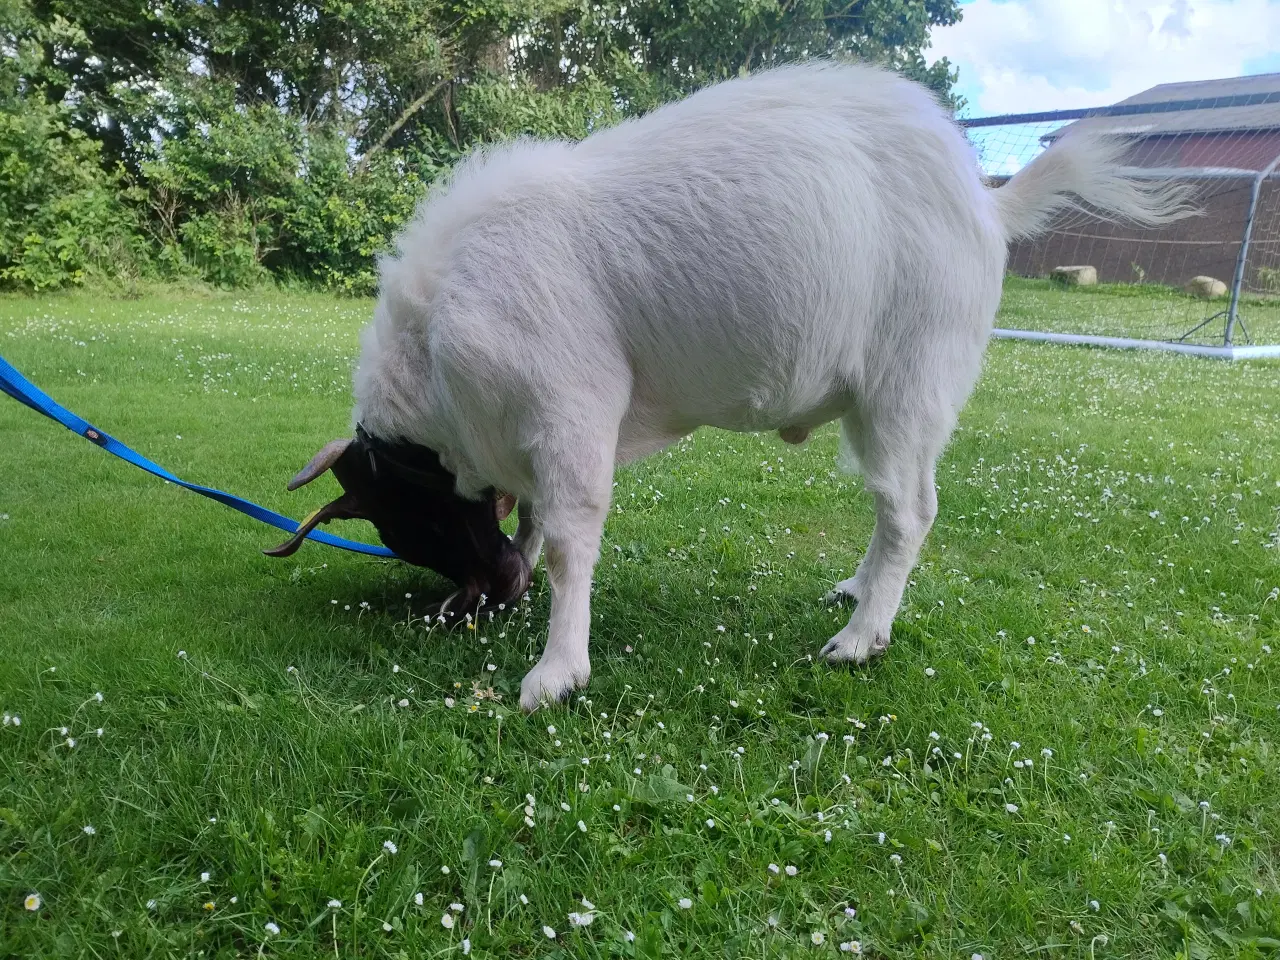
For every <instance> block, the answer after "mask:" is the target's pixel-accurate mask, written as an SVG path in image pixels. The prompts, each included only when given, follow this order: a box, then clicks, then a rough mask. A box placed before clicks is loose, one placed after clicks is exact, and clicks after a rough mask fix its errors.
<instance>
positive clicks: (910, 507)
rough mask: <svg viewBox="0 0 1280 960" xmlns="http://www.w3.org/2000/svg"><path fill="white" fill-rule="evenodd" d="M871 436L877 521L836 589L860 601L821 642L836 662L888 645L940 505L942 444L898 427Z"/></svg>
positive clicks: (868, 473)
mask: <svg viewBox="0 0 1280 960" xmlns="http://www.w3.org/2000/svg"><path fill="white" fill-rule="evenodd" d="M850 426H852V425H849V424H846V429H848V428H849V427H850ZM873 429H874V428H873ZM870 440H871V446H870V450H869V452H871V454H872V455H871V456H869V457H868V458H867V461H868V462H866V463H865V464H864V475H865V477H866V486H867V488H868V489H869V490H870V491H871V492H872V493H873V494H874V495H875V502H876V525H875V530H874V532H873V533H872V535H871V542H870V544H868V546H867V553H866V556H865V557H863V559H862V563H861V564H859V565H858V570H857V572H856V573H855V574H854V575H853V576H852V577H850V578H849V579H848V580H843V581H841V582H840V583H839V584H837V585H836V588H835V590H834V591H833V593H835V594H839V595H843V596H851V597H853V598H854V599H855V600H856V601H857V604H858V605H857V607H856V608H855V609H854V611H853V615H852V616H851V617H850V618H849V623H848V625H847V626H845V628H844V629H843V630H841V631H840V632H839V633H837V634H836V635H835V636H834V637H832V638H831V640H830V641H829V642H828V643H827V644H826V646H824V647H823V648H822V655H823V656H824V657H826V658H827V659H828V660H831V661H833V662H837V661H853V662H855V663H864V662H866V661H867V660H868V659H870V658H871V657H872V656H874V655H875V654H878V653H882V652H883V651H884V650H885V649H886V648H887V647H888V646H889V640H890V632H891V628H892V625H893V618H894V617H895V616H896V615H897V612H898V607H899V605H900V604H901V603H902V594H903V591H904V590H905V589H906V585H907V577H908V576H909V575H910V573H911V569H912V567H914V566H915V563H916V559H917V558H918V556H919V553H920V547H921V545H922V544H923V543H924V539H925V536H926V535H927V534H928V532H929V528H930V527H931V526H932V525H933V519H934V517H935V516H936V514H937V511H938V500H937V493H936V491H935V489H934V461H935V459H936V457H937V453H938V450H939V448H940V444H936V443H932V442H929V443H925V444H922V443H920V442H919V435H918V434H917V435H916V437H912V436H911V433H910V432H909V431H901V432H899V431H896V430H893V431H890V430H882V431H881V432H880V433H879V434H878V435H876V436H873V437H872V438H870ZM929 440H930V441H932V440H933V437H932V436H930V437H929ZM886 441H888V442H886ZM829 596H830V595H829Z"/></svg>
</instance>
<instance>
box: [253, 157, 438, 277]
mask: <svg viewBox="0 0 1280 960" xmlns="http://www.w3.org/2000/svg"><path fill="white" fill-rule="evenodd" d="M308 147H309V150H308V154H307V166H306V169H307V175H306V176H305V177H300V178H298V179H297V180H296V181H295V184H294V188H293V191H292V193H291V195H290V201H291V202H290V204H289V209H288V210H287V211H286V212H285V214H284V219H283V223H282V231H281V237H280V249H279V251H278V252H277V253H276V254H275V255H273V257H272V262H273V263H274V264H277V265H278V266H279V268H280V269H281V270H282V271H283V272H285V273H288V274H290V275H292V276H296V277H299V278H303V279H306V280H308V281H311V282H313V283H316V284H318V285H320V286H322V287H325V288H326V289H333V290H340V291H343V292H346V293H360V294H369V293H372V292H373V291H374V289H375V287H376V283H377V273H376V271H375V269H374V259H373V258H374V255H375V254H377V253H378V252H380V251H383V250H386V249H387V248H388V247H389V246H390V243H391V240H392V236H393V235H394V233H395V232H396V231H397V230H398V229H399V228H400V226H402V225H403V224H404V222H405V221H406V220H408V219H409V216H410V215H411V214H412V213H413V208H414V206H415V205H416V204H417V202H418V200H420V199H421V198H422V196H423V194H424V193H425V191H426V188H427V186H428V185H429V184H430V183H431V181H432V180H434V179H435V178H436V177H437V176H439V175H440V174H442V173H443V172H445V171H446V170H447V169H448V160H449V159H451V158H452V152H451V151H450V150H448V149H447V148H446V147H443V146H441V147H439V148H438V149H437V150H436V151H428V150H418V151H414V152H413V153H410V152H409V151H407V150H406V151H396V152H395V153H382V154H379V155H378V156H377V157H376V158H375V159H374V160H373V161H372V162H371V163H370V164H369V165H368V166H367V167H366V168H364V169H363V170H360V171H358V172H356V173H355V174H354V175H352V174H351V173H349V170H348V164H347V156H346V144H345V143H344V142H342V141H340V140H338V139H336V138H329V139H317V140H314V141H312V142H310V143H309V144H308Z"/></svg>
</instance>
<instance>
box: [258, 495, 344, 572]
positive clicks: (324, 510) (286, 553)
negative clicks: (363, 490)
mask: <svg viewBox="0 0 1280 960" xmlns="http://www.w3.org/2000/svg"><path fill="white" fill-rule="evenodd" d="M350 497H351V495H350V494H347V493H344V494H343V495H342V496H340V497H339V498H338V499H337V500H333V501H331V502H329V503H326V504H325V505H324V506H323V507H321V508H320V509H319V510H316V511H315V512H313V513H312V514H311V515H310V516H309V517H307V518H306V519H305V520H303V521H302V522H301V523H300V524H298V529H297V531H296V532H295V533H294V535H293V536H292V537H290V538H289V539H288V540H286V541H285V542H284V543H282V544H280V546H278V547H272V548H271V549H269V550H263V551H262V552H263V553H265V554H266V555H267V556H268V557H290V556H293V554H294V553H296V552H297V550H298V548H299V547H300V546H302V541H303V540H305V539H307V534H309V533H310V532H311V531H312V530H314V529H315V528H316V527H318V526H319V525H320V524H322V523H328V522H329V521H330V520H335V519H336V520H349V519H352V518H356V517H359V516H360V512H359V510H358V509H357V508H356V505H355V501H353V500H352V499H351V498H350Z"/></svg>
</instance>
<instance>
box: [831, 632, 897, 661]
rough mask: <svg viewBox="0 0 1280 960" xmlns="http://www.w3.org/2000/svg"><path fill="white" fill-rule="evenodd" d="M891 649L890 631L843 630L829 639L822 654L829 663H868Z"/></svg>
mask: <svg viewBox="0 0 1280 960" xmlns="http://www.w3.org/2000/svg"><path fill="white" fill-rule="evenodd" d="M888 649H889V631H888V630H885V631H884V632H883V633H882V632H880V631H878V630H876V631H860V630H850V629H849V628H848V627H846V628H845V629H843V630H841V631H840V632H839V633H837V634H836V635H835V636H834V637H832V638H831V639H830V640H828V641H827V644H826V646H824V647H823V648H822V652H821V656H822V657H824V658H825V659H826V661H827V662H828V663H832V664H836V663H866V662H867V661H868V660H870V659H871V658H872V657H876V656H879V655H880V654H882V653H884V652H885V651H886V650H888Z"/></svg>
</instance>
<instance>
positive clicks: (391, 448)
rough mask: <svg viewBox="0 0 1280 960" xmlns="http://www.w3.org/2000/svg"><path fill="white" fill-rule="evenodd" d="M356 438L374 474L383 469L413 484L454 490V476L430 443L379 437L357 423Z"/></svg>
mask: <svg viewBox="0 0 1280 960" xmlns="http://www.w3.org/2000/svg"><path fill="white" fill-rule="evenodd" d="M356 442H357V443H359V444H360V445H361V446H362V447H363V448H364V450H363V452H364V453H365V455H366V456H367V457H368V458H369V469H370V470H372V471H373V475H374V477H375V478H377V477H379V476H380V475H382V474H384V473H385V474H389V475H390V476H393V477H396V478H397V479H400V480H403V481H404V482H406V483H410V484H412V485H413V486H415V487H424V488H427V489H431V490H438V491H441V492H450V493H451V492H452V491H453V488H454V484H455V482H456V479H455V477H454V476H453V474H451V473H450V472H449V471H448V470H446V469H445V468H444V466H443V465H441V463H440V456H439V454H437V453H436V452H435V451H434V450H432V449H430V448H429V447H424V446H422V445H421V444H418V443H409V442H408V441H405V440H398V441H395V442H388V441H386V440H381V439H379V438H378V437H375V436H373V435H372V434H371V433H369V432H368V431H367V430H365V428H364V426H363V425H361V424H356Z"/></svg>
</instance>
